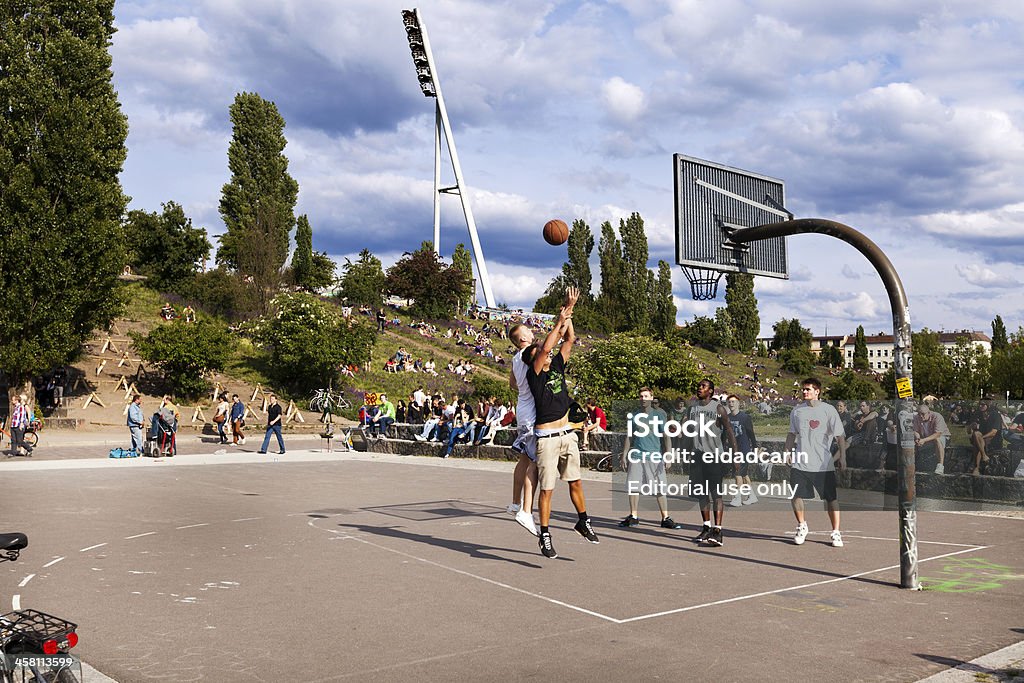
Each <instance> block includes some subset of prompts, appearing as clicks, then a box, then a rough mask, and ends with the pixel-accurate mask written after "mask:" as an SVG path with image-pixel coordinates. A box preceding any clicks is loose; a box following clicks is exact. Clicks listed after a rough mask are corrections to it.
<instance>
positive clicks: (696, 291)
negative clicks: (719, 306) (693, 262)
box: [682, 266, 722, 301]
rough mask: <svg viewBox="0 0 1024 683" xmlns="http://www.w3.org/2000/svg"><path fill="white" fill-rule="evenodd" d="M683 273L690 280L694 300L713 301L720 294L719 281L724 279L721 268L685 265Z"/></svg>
mask: <svg viewBox="0 0 1024 683" xmlns="http://www.w3.org/2000/svg"><path fill="white" fill-rule="evenodd" d="M682 268H683V275H685V276H686V279H687V280H689V281H690V294H692V295H693V300H694V301H711V300H712V299H714V298H715V297H717V296H718V281H719V280H721V279H722V271H721V270H711V269H710V268H695V267H694V266H683V267H682Z"/></svg>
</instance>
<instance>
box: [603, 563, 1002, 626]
mask: <svg viewBox="0 0 1024 683" xmlns="http://www.w3.org/2000/svg"><path fill="white" fill-rule="evenodd" d="M990 547H991V546H987V545H981V546H977V547H975V548H968V549H966V550H957V551H954V552H951V553H946V554H945V555H936V556H935V557H926V558H924V559H922V560H918V563H921V562H928V561H930V560H941V559H942V558H944V557H952V556H953V555H961V554H963V553H973V552H974V551H976V550H985V549H986V548H990ZM899 568H900V565H898V564H894V565H890V566H888V567H882V568H881V569H872V570H870V571H866V572H860V573H858V574H850V575H849V576H840V577H838V578H835V579H825V580H824V581H815V582H813V583H805V584H801V585H799V586H790V587H789V588H778V589H776V590H773V591H763V592H761V593H752V594H750V595H740V596H737V597H735V598H726V599H724V600H715V601H714V602H705V603H704V604H702V605H690V606H689V607H680V608H679V609H672V610H666V611H664V612H655V613H653V614H643V615H641V616H639V617H630V618H629V619H619V620H617V623H619V624H627V623H629V622H631V621H641V620H643V619H653V618H654V617H664V616H668V615H670V614H681V613H683V612H691V611H693V610H697V609H702V608H704V607H714V606H716V605H726V604H729V603H730V602H740V601H741V600H750V599H751V598H761V597H764V596H766V595H776V594H778V593H788V592H789V591H797V590H801V589H804V588H813V587H815V586H824V585H826V584H829V583H838V582H839V581H849V580H850V579H856V578H860V577H861V576H867V575H868V574H877V573H878V572H885V571H889V570H890V569H899Z"/></svg>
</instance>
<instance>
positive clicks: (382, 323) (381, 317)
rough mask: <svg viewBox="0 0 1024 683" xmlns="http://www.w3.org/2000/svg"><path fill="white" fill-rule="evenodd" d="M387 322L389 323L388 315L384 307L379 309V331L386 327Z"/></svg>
mask: <svg viewBox="0 0 1024 683" xmlns="http://www.w3.org/2000/svg"><path fill="white" fill-rule="evenodd" d="M387 324H388V317H387V315H385V314H384V309H383V308H379V309H377V331H378V332H383V331H384V329H385V328H386V327H387Z"/></svg>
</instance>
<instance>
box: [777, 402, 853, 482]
mask: <svg viewBox="0 0 1024 683" xmlns="http://www.w3.org/2000/svg"><path fill="white" fill-rule="evenodd" d="M789 432H790V434H796V450H797V451H801V452H803V453H806V454H807V455H806V457H807V462H802V461H800V460H799V459H798V461H797V462H796V463H795V464H794V465H793V467H794V468H796V469H798V470H803V471H805V472H827V471H829V470H831V469H833V467H834V466H833V464H832V451H831V448H832V440H833V439H834V438H835V437H837V436H842V437H845V436H846V433H845V432H844V431H843V421H842V420H841V419H840V418H839V412H838V411H837V410H836V409H835V408H833V407H832V406H831V405H829V404H828V403H825V402H823V401H819V402H818V405H814V406H812V405H811V404H809V403H801V404H800V405H798V406H797V407H796V408H794V409H793V412H792V413H790V415H789ZM799 457H800V456H798V458H799Z"/></svg>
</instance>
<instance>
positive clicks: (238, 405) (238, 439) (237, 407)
mask: <svg viewBox="0 0 1024 683" xmlns="http://www.w3.org/2000/svg"><path fill="white" fill-rule="evenodd" d="M244 422H245V404H244V403H242V401H241V399H239V398H238V394H232V395H231V445H232V446H237V445H239V444H242V445H243V446H244V445H245V433H244V431H243V428H244V425H243V423H244Z"/></svg>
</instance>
